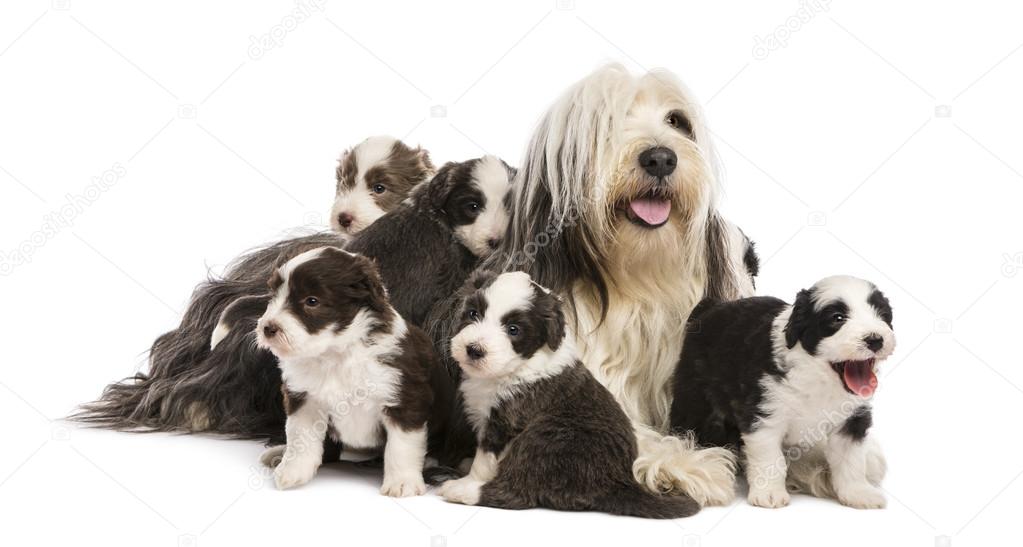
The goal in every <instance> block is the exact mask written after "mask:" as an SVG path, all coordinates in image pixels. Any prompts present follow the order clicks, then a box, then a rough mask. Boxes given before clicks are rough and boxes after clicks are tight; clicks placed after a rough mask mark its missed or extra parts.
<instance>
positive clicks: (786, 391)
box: [768, 363, 864, 446]
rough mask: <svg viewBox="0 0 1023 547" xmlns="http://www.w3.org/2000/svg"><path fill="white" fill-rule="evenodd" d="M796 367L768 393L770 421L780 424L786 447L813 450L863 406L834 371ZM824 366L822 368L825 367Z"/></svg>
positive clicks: (818, 367)
mask: <svg viewBox="0 0 1023 547" xmlns="http://www.w3.org/2000/svg"><path fill="white" fill-rule="evenodd" d="M813 365H818V366H816V367H812V366H811V367H807V366H798V367H793V368H792V369H790V370H789V373H788V376H787V377H786V379H785V381H784V382H783V383H781V384H775V385H774V386H772V388H771V389H769V390H768V400H769V401H770V403H769V408H770V412H771V415H772V418H771V419H772V420H781V421H784V422H785V423H784V426H783V427H784V430H785V436H784V443H785V445H786V446H796V445H798V446H813V445H816V444H819V443H821V442H823V441H825V440H827V438H828V437H829V436H831V434H832V433H834V432H835V431H836V430H838V429H839V428H841V427H842V426H843V425H844V424H845V422H846V420H848V419H849V417H850V416H852V415H853V414H854V413H855V412H856V410H857V408H859V407H860V406H861V405H863V404H864V402H863V401H861V400H858V399H857V398H856V397H855V396H852V395H850V394H848V393H847V392H846V391H845V390H844V389H843V388H842V386H841V382H840V380H838V378H837V376H836V375H835V373H834V371H832V370H831V369H830V368H822V367H820V366H819V365H820V364H819V363H813ZM825 366H826V365H825Z"/></svg>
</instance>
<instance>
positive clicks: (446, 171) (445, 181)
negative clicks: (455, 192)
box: [426, 161, 458, 213]
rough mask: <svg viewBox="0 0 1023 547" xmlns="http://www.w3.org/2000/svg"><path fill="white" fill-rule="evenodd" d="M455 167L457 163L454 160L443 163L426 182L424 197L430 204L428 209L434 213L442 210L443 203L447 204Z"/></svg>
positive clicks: (452, 185) (453, 181) (453, 182)
mask: <svg viewBox="0 0 1023 547" xmlns="http://www.w3.org/2000/svg"><path fill="white" fill-rule="evenodd" d="M457 167H458V164H457V163H455V162H452V161H449V162H447V163H445V164H444V165H443V166H442V167H441V168H440V169H439V170H438V171H437V174H436V175H434V176H433V178H432V179H430V182H428V183H426V184H427V187H426V199H427V201H428V202H429V204H430V209H432V210H433V211H434V212H435V213H443V212H444V205H445V204H447V201H448V196H450V195H451V189H452V188H453V187H454V185H455V180H454V177H453V176H452V175H453V174H454V171H455V169H456V168H457Z"/></svg>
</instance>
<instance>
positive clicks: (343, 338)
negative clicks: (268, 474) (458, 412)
mask: <svg viewBox="0 0 1023 547" xmlns="http://www.w3.org/2000/svg"><path fill="white" fill-rule="evenodd" d="M270 290H271V291H272V292H273V297H272V300H271V301H270V305H269V306H268V307H267V309H266V312H265V313H264V314H263V316H262V317H261V318H260V319H259V322H258V323H257V325H256V335H257V339H258V343H259V345H260V346H261V347H263V348H266V349H268V350H270V351H272V352H273V353H274V355H276V356H277V358H278V360H279V365H280V368H281V373H282V377H283V380H284V385H283V388H282V389H283V392H284V403H285V410H286V411H287V414H288V417H287V421H286V424H285V435H286V437H287V445H286V449H285V451H284V456H283V458H282V459H281V461H280V463H279V464H278V465H277V467H276V469H275V470H274V481H275V482H276V484H277V487H278V488H281V489H284V488H290V487H293V486H298V485H301V484H304V483H306V482H308V481H309V480H310V479H311V478H312V477H313V475H314V474H315V473H316V470H317V469H318V468H319V466H320V462H321V461H322V459H323V445H324V440H325V437H327V436H329V437H330V439H331V440H333V441H335V442H341V443H343V444H344V446H345V447H349V448H353V449H374V448H379V447H381V446H383V449H384V484H383V487H382V488H381V489H380V491H381V493H383V494H386V495H388V496H414V495H419V494H422V493H423V492H425V491H426V486H425V484H424V482H423V462H424V459H425V457H426V450H427V422H428V421H429V422H430V425H437V424H438V423H439V422H443V416H441V415H440V414H438V412H440V411H441V410H443V409H444V408H446V405H433V402H434V394H435V391H438V390H440V389H443V383H444V379H445V378H446V373H444V372H443V371H441V369H440V365H439V362H438V359H437V357H436V354H435V353H434V351H433V347H432V346H431V345H430V342H429V340H428V339H427V337H426V335H425V334H424V333H423V332H422V331H421V330H419V329H418V328H416V327H414V326H412V325H408V324H406V323H405V320H404V319H402V317H401V316H400V315H398V314H397V313H396V312H395V311H394V308H392V307H391V305H390V303H389V302H388V300H387V294H386V291H385V289H384V286H383V284H382V283H381V282H380V278H379V275H378V274H377V272H376V269H375V268H374V266H373V264H372V262H371V261H370V260H369V259H367V258H365V257H362V256H359V255H354V254H351V253H348V252H346V251H343V250H341V249H338V248H335V247H322V248H319V249H313V250H311V251H306V252H304V253H302V254H300V255H298V256H296V257H295V258H293V259H291V260H289V261H288V262H287V263H286V264H284V266H282V267H280V268H279V269H278V270H277V271H276V272H275V273H274V275H273V277H272V278H271V280H270ZM433 409H437V411H438V412H433Z"/></svg>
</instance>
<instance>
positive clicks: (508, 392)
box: [440, 272, 700, 518]
mask: <svg viewBox="0 0 1023 547" xmlns="http://www.w3.org/2000/svg"><path fill="white" fill-rule="evenodd" d="M457 313H458V314H459V315H460V317H461V318H462V326H461V328H460V329H459V330H458V333H457V334H456V335H455V336H454V338H452V340H451V354H452V356H453V357H454V358H455V360H456V361H457V362H458V364H459V365H460V366H461V368H462V371H463V374H464V376H463V380H462V383H461V385H460V389H461V393H462V397H463V399H464V402H465V410H466V413H467V415H468V418H469V422H470V423H471V424H472V427H473V429H474V430H475V432H476V437H477V443H478V447H477V450H476V457H475V458H474V459H473V462H472V468H471V470H470V471H469V474H468V476H466V477H463V478H461V479H457V480H452V481H448V482H445V483H444V484H443V485H442V486H441V489H440V494H441V496H443V497H444V498H445V499H446V500H448V501H452V502H457V503H464V504H467V505H486V506H490V507H499V508H504V509H527V508H532V507H547V508H550V509H559V510H565V511H601V512H606V513H611V514H616V515H631V516H637V517H646V518H679V517H687V516H690V515H692V514H694V513H696V512H697V511H699V509H700V506H699V505H698V504H697V503H696V502H695V501H694V500H693V499H692V498H689V497H686V496H658V495H656V494H653V493H651V492H648V491H647V490H645V489H644V488H643V487H642V486H641V485H640V484H639V483H638V482H637V481H636V479H635V478H634V476H633V474H632V466H633V463H634V462H635V460H636V456H637V445H636V436H635V433H634V432H633V429H632V425H631V423H630V422H629V419H628V418H627V417H626V416H625V412H624V411H623V410H622V409H621V407H620V406H618V403H617V402H616V401H615V400H614V397H613V396H612V395H611V393H610V392H609V391H608V390H607V389H606V388H604V386H602V385H601V384H600V383H599V382H598V381H597V380H596V379H595V378H594V377H593V376H592V375H591V374H590V373H589V371H588V370H587V369H586V368H585V367H584V366H583V364H582V363H581V362H580V361H579V358H578V356H577V354H576V352H575V350H574V348H572V346H571V344H570V343H569V341H568V340H567V339H566V337H565V318H564V315H563V313H562V309H561V301H560V300H559V299H558V298H557V297H556V296H554V295H553V294H551V293H550V291H548V290H547V289H545V288H543V287H541V286H539V285H537V284H536V283H534V282H533V281H532V279H531V278H530V277H529V275H528V274H526V273H524V272H511V273H505V274H502V275H500V276H495V275H494V274H490V273H479V274H475V275H474V276H473V278H472V279H471V280H470V281H469V283H468V284H467V286H466V287H465V289H464V294H463V298H462V303H461V306H460V308H459V310H458V311H457Z"/></svg>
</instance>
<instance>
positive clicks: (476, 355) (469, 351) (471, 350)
mask: <svg viewBox="0 0 1023 547" xmlns="http://www.w3.org/2000/svg"><path fill="white" fill-rule="evenodd" d="M465 353H466V355H468V356H469V358H470V359H482V358H484V357H486V355H487V352H486V351H485V350H484V349H483V347H482V346H480V345H479V344H476V343H472V344H469V345H468V346H465Z"/></svg>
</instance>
